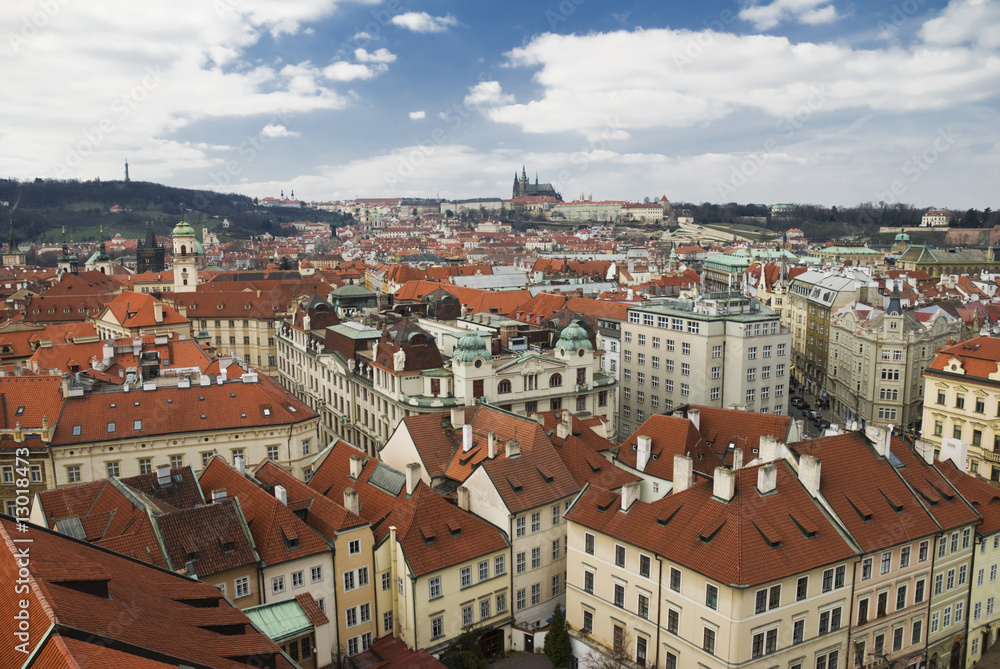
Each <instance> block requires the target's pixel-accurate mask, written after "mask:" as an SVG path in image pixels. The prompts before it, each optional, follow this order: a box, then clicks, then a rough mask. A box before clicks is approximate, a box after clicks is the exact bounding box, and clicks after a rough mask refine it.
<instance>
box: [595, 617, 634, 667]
mask: <svg viewBox="0 0 1000 669" xmlns="http://www.w3.org/2000/svg"><path fill="white" fill-rule="evenodd" d="M632 645H633V643H632V635H631V634H629V631H628V630H627V629H625V628H624V627H616V628H615V640H614V644H613V645H612V647H611V648H608V649H606V650H604V649H602V650H596V649H592V650H591V652H590V656H589V657H588V658H587V659H586V660H585V661H584V663H583V666H584V667H586V669H626V667H629V666H630V664H631V660H632V658H631V657H629V653H628V649H629V648H631V647H632Z"/></svg>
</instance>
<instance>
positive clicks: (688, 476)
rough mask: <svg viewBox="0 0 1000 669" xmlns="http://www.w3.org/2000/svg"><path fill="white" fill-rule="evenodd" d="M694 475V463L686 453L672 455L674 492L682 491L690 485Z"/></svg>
mask: <svg viewBox="0 0 1000 669" xmlns="http://www.w3.org/2000/svg"><path fill="white" fill-rule="evenodd" d="M693 477H694V463H693V462H692V461H691V458H689V457H688V456H686V455H681V454H679V453H678V454H677V455H675V456H674V492H683V491H685V490H687V489H688V488H690V487H691V485H692V482H693Z"/></svg>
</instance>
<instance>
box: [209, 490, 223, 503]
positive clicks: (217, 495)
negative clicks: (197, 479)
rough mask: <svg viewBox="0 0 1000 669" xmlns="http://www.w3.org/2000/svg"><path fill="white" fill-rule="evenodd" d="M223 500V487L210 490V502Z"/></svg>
mask: <svg viewBox="0 0 1000 669" xmlns="http://www.w3.org/2000/svg"><path fill="white" fill-rule="evenodd" d="M225 501H226V489H225V488H216V489H215V490H213V491H212V504H215V503H216V502H225Z"/></svg>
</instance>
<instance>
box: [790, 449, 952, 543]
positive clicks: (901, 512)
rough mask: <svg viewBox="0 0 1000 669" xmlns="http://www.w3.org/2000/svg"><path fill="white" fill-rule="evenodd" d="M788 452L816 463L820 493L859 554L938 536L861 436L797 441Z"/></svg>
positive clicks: (886, 464) (930, 521)
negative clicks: (791, 450)
mask: <svg viewBox="0 0 1000 669" xmlns="http://www.w3.org/2000/svg"><path fill="white" fill-rule="evenodd" d="M790 448H792V449H794V450H795V451H796V452H798V453H799V454H809V455H814V456H816V457H817V458H819V459H820V461H821V475H820V492H821V493H822V494H823V496H824V497H825V498H826V500H827V501H828V502H829V503H830V506H831V508H832V509H833V511H834V513H836V514H837V517H838V518H840V520H841V522H842V523H843V524H844V526H845V527H846V528H847V531H848V532H850V534H851V536H852V537H853V538H854V541H855V542H857V544H858V545H859V546H860V547H861V550H862V551H863V552H865V553H871V552H874V551H877V550H880V549H882V548H886V547H888V546H894V545H896V544H899V543H903V542H905V541H912V540H913V539H919V538H923V537H929V536H933V535H934V534H935V533H937V532H938V531H939V528H938V525H937V523H936V522H934V519H933V518H932V517H931V516H930V514H928V513H927V511H926V510H925V509H924V507H923V505H922V504H921V503H920V502H919V501H918V500H917V498H916V497H915V496H914V494H913V493H912V492H910V489H909V487H908V486H907V485H906V483H905V482H904V481H903V479H902V478H900V476H899V474H898V473H897V472H896V470H895V469H894V468H893V466H892V464H890V462H889V461H888V460H885V459H883V458H881V457H878V456H877V455H876V454H875V451H874V450H873V449H872V447H871V446H870V445H869V444H868V441H867V440H866V439H865V437H864V435H863V434H861V433H860V432H848V433H846V434H839V435H835V436H831V437H821V438H819V439H812V440H809V441H800V442H797V443H795V444H793V445H791V446H790ZM893 450H894V451H895V450H898V449H897V448H893ZM859 471H863V472H864V476H863V477H861V476H858V472H859ZM889 500H896V501H898V502H899V503H900V507H899V508H898V509H897V508H895V507H894V506H893V503H892V502H890V501H889Z"/></svg>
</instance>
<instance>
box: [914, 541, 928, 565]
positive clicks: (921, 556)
mask: <svg viewBox="0 0 1000 669" xmlns="http://www.w3.org/2000/svg"><path fill="white" fill-rule="evenodd" d="M928 546H929V540H928V541H921V542H920V548H919V549H918V551H917V561H918V562H924V561H926V560H927V549H928Z"/></svg>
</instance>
